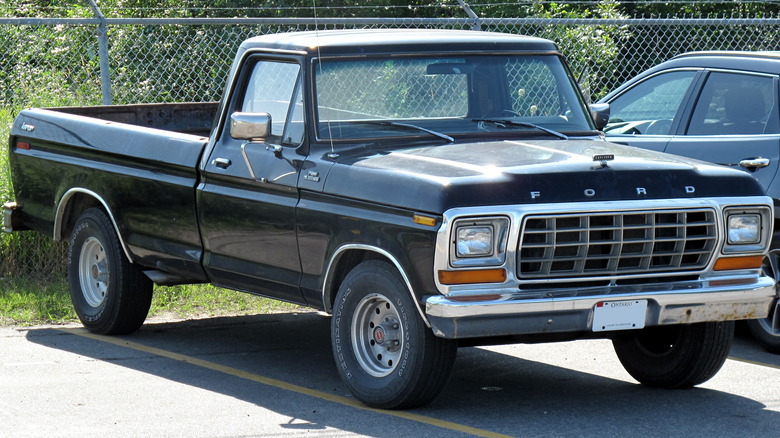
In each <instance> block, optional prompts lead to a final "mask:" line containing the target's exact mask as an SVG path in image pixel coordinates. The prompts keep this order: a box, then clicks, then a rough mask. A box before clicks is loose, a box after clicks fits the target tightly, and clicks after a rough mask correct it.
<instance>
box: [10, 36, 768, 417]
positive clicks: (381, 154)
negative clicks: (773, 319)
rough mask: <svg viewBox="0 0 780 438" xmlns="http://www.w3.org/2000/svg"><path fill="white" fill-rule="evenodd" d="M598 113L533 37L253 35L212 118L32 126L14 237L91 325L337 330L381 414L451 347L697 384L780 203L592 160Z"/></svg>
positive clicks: (60, 114) (697, 176) (85, 117)
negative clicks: (175, 296)
mask: <svg viewBox="0 0 780 438" xmlns="http://www.w3.org/2000/svg"><path fill="white" fill-rule="evenodd" d="M606 118H607V117H606V115H605V112H604V110H603V108H602V109H600V108H597V107H591V108H588V107H587V106H586V105H585V104H584V102H583V99H582V97H581V95H580V93H579V91H578V89H577V87H576V85H575V83H574V81H573V80H572V78H571V75H570V73H569V71H568V69H567V67H566V64H565V62H564V59H563V57H562V56H561V54H560V53H559V51H558V49H557V47H556V45H555V44H553V43H552V42H550V41H547V40H542V39H537V38H530V37H522V36H516V35H505V34H496V33H485V32H475V31H431V30H426V31H421V30H398V31H387V30H384V31H369V30H354V31H323V32H303V33H289V34H279V35H266V36H262V37H257V38H252V39H249V40H247V41H245V42H244V43H243V44H242V45H241V47H240V49H239V51H238V54H237V56H236V58H235V61H234V63H233V66H232V69H231V73H230V77H229V80H228V84H227V87H226V89H225V94H224V98H223V99H222V100H221V102H219V103H204V104H155V105H128V106H105V107H93V108H53V109H28V110H24V111H22V112H21V114H20V115H19V116H18V117H17V119H16V120H15V122H14V125H13V129H12V133H11V138H10V142H11V143H10V165H11V171H12V178H13V184H14V190H15V196H16V200H15V202H8V203H6V204H5V206H4V218H5V220H4V224H5V228H6V230H7V231H13V230H23V229H33V230H37V231H40V232H43V233H46V234H49V235H51V236H52V237H53V238H54V239H64V240H69V241H70V245H69V250H68V259H69V262H68V273H69V283H70V288H71V296H72V299H73V303H74V306H75V308H76V311H77V313H78V315H79V317H80V318H81V320H82V322H83V324H84V325H85V326H86V327H87V328H88V329H89V330H91V331H93V332H96V333H103V334H119V333H129V332H132V331H134V330H136V329H138V328H139V327H140V326H141V324H142V323H143V321H144V319H145V318H146V315H147V312H148V308H149V303H150V300H151V295H152V286H153V283H157V284H178V283H197V282H210V283H213V284H215V285H218V286H222V287H226V288H230V289H235V290H241V291H246V292H249V293H254V294H259V295H264V296H268V297H272V298H276V299H280V300H286V301H290V302H294V303H299V304H302V305H306V306H310V307H313V308H315V309H319V310H322V311H324V312H327V313H329V314H331V315H332V317H331V320H332V324H331V338H332V347H333V355H334V359H335V361H336V365H337V369H338V372H339V373H340V375H341V377H342V378H343V380H344V382H345V384H346V385H347V387H348V388H349V389H350V391H352V392H353V393H354V395H355V396H356V397H357V398H358V399H359V400H361V401H363V402H364V403H366V404H368V405H371V406H376V407H382V408H404V407H412V406H418V405H421V404H424V403H427V402H429V401H430V400H432V399H433V398H434V397H435V396H436V395H437V394H438V393H439V392H440V391H441V389H442V388H443V387H444V385H445V384H446V383H447V381H448V378H449V375H450V372H451V369H452V365H453V362H454V360H455V354H456V349H457V346H459V345H461V346H463V345H479V344H486V343H497V342H554V341H563V340H573V339H579V338H609V339H612V341H613V344H614V347H615V350H616V352H617V355H618V357H619V358H620V361H621V362H622V363H623V365H624V366H625V368H626V369H627V370H628V372H629V373H630V374H631V375H632V376H633V377H635V378H636V379H637V380H638V381H640V382H641V383H643V384H646V385H650V386H658V387H671V388H677V387H689V386H693V385H696V384H699V383H702V382H704V381H706V380H708V379H709V378H711V377H712V376H713V375H714V374H715V373H716V372H717V371H718V370H719V369H720V367H721V365H722V364H723V362H724V361H725V359H726V356H727V354H728V351H729V348H730V345H731V340H732V337H733V326H734V323H733V321H734V320H738V319H748V318H763V317H766V315H767V313H768V311H769V308H770V305H771V304H772V302H773V299H774V297H775V292H774V282H773V280H772V279H770V278H767V277H764V276H762V275H761V263H762V258H763V257H764V255H765V254H766V252H767V248H768V245H769V242H770V239H771V235H772V221H773V208H772V201H771V199H770V198H768V197H766V196H764V195H763V191H762V189H761V187H760V186H759V185H758V183H757V182H756V181H755V180H754V179H753V178H751V177H750V176H748V175H745V174H744V173H742V172H739V171H736V170H730V169H727V168H724V167H720V166H715V165H710V164H707V163H704V162H699V161H688V160H686V159H683V158H679V157H673V156H669V155H664V154H662V153H658V152H654V151H648V150H642V149H636V148H632V147H625V146H619V145H613V144H610V143H607V142H605V141H604V140H603V136H602V134H601V133H600V132H599V130H598V129H599V128H600V127H601V126H603V123H605V120H606ZM594 120H596V121H595V122H594ZM212 121H213V123H212Z"/></svg>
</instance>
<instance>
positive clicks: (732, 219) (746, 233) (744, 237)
mask: <svg viewBox="0 0 780 438" xmlns="http://www.w3.org/2000/svg"><path fill="white" fill-rule="evenodd" d="M760 241H761V216H759V215H758V214H735V215H731V216H729V245H743V244H748V243H758V242H760Z"/></svg>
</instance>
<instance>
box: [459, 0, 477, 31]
mask: <svg viewBox="0 0 780 438" xmlns="http://www.w3.org/2000/svg"><path fill="white" fill-rule="evenodd" d="M458 4H459V5H460V7H461V8H463V11H464V12H465V13H466V15H468V16H469V18H471V19H472V20H474V25H473V26H471V30H482V24H480V22H479V16H478V15H477V14H475V13H474V11H473V10H471V6H469V5H468V3H466V1H465V0H458Z"/></svg>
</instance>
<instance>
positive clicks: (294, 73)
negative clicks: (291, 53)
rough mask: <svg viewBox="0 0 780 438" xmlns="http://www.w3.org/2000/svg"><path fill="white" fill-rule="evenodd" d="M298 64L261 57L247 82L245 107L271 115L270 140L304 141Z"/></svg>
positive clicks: (282, 141)
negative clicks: (261, 59)
mask: <svg viewBox="0 0 780 438" xmlns="http://www.w3.org/2000/svg"><path fill="white" fill-rule="evenodd" d="M300 72H301V67H300V66H299V65H298V64H294V63H287V62H277V61H260V62H258V63H257V64H255V66H254V68H253V70H252V75H251V77H250V79H249V84H248V85H247V89H246V94H245V95H244V101H243V103H242V105H241V111H243V112H249V113H268V114H270V115H271V138H270V139H269V142H273V143H282V144H288V145H298V144H300V143H301V141H303V132H304V129H303V94H302V93H301V90H300V87H301V81H300Z"/></svg>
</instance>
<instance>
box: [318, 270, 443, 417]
mask: <svg viewBox="0 0 780 438" xmlns="http://www.w3.org/2000/svg"><path fill="white" fill-rule="evenodd" d="M331 341H332V347H333V355H334V357H335V360H336V365H337V367H338V371H339V374H340V375H341V378H342V380H343V381H344V383H345V384H346V385H347V387H348V388H349V390H350V392H352V394H353V395H354V396H355V397H356V398H357V399H358V400H360V401H361V402H363V403H365V404H367V405H369V406H372V407H376V408H383V409H401V408H412V407H416V406H421V405H424V404H426V403H428V402H430V401H431V400H433V399H434V398H435V397H436V396H437V395H438V394H439V393H440V392H441V390H442V389H443V388H444V386H445V385H446V384H447V381H448V380H449V377H450V374H451V373H452V367H453V363H454V361H455V355H456V352H457V344H456V343H455V341H452V340H448V339H442V338H437V337H436V336H434V335H433V332H432V331H431V330H430V329H428V327H426V325H425V323H424V321H423V320H422V318H421V317H420V315H419V314H418V313H417V309H416V308H415V304H414V301H413V299H412V297H411V295H410V293H409V291H408V289H407V288H406V286H405V284H404V282H403V281H402V279H401V277H400V275H399V274H398V271H397V270H396V269H395V268H394V267H393V266H392V265H390V264H389V263H386V262H383V261H377V260H372V261H367V262H364V263H361V264H360V265H358V266H357V267H355V268H354V269H353V270H352V271H351V272H350V273H349V274H348V275H347V277H346V278H345V279H344V282H343V283H342V284H341V287H340V288H339V291H338V294H337V295H336V303H335V305H334V309H333V318H332V322H331Z"/></svg>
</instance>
